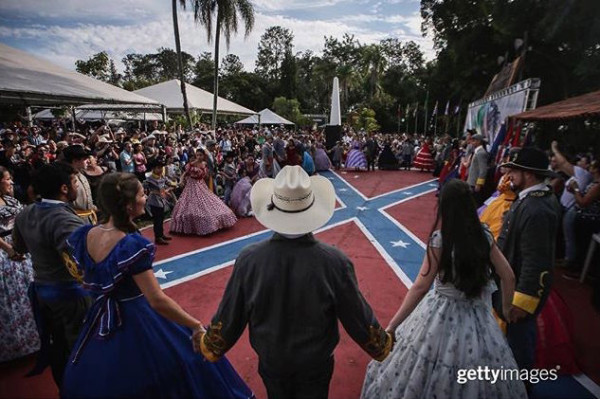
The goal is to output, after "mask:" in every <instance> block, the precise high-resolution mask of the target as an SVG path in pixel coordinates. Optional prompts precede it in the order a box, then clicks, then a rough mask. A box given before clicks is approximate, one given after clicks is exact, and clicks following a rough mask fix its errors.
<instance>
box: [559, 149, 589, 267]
mask: <svg viewBox="0 0 600 399" xmlns="http://www.w3.org/2000/svg"><path fill="white" fill-rule="evenodd" d="M552 152H553V153H554V158H555V160H556V166H557V169H558V170H559V171H561V172H564V173H566V174H567V175H568V176H569V177H570V178H569V180H567V181H566V182H565V187H568V186H569V185H570V184H571V181H573V180H574V181H576V182H577V186H578V187H587V185H588V184H590V183H591V181H592V179H593V176H592V174H591V173H590V172H588V168H589V166H590V159H589V158H588V157H587V156H583V157H580V158H579V160H578V161H577V164H575V165H574V164H572V163H570V162H569V161H568V160H567V158H566V157H565V156H564V155H563V154H562V153H561V152H560V150H559V149H558V142H557V141H556V140H554V141H553V142H552ZM560 204H561V205H562V208H563V219H562V226H563V234H564V238H565V263H566V266H567V267H569V266H571V264H572V263H573V262H574V261H575V258H576V256H577V254H576V252H577V250H576V247H575V215H576V213H577V212H576V209H575V197H574V195H573V193H571V192H569V191H568V190H564V191H563V193H562V196H561V197H560Z"/></svg>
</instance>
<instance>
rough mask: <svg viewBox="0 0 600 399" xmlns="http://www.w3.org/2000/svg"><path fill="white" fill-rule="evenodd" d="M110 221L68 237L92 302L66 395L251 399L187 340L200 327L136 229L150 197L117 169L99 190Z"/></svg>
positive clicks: (228, 369)
mask: <svg viewBox="0 0 600 399" xmlns="http://www.w3.org/2000/svg"><path fill="white" fill-rule="evenodd" d="M98 196H99V205H100V207H101V209H102V211H103V214H105V215H108V219H107V220H105V222H104V223H103V224H100V225H98V226H84V227H81V228H80V229H78V230H76V231H75V232H74V233H73V234H72V235H71V236H70V237H69V239H68V240H67V243H68V246H69V249H70V251H71V255H72V257H73V259H74V261H75V263H76V265H77V272H79V273H81V274H82V275H83V286H84V288H86V289H87V290H89V291H91V293H92V294H93V295H94V296H95V302H94V304H93V306H92V308H91V309H90V312H89V313H88V315H87V317H86V321H85V324H84V327H83V329H82V332H81V334H80V336H79V339H78V341H77V343H76V344H75V346H74V348H73V353H72V354H71V358H70V361H69V363H68V365H67V368H66V370H65V375H64V379H63V386H62V390H61V396H63V397H66V398H70V397H99V398H109V397H127V398H133V397H139V398H149V397H152V398H174V397H179V398H183V397H185V398H249V397H253V394H252V392H251V391H250V389H249V388H248V387H247V386H246V384H245V383H244V382H243V381H242V379H241V378H240V377H239V375H238V374H237V373H236V372H235V370H234V369H233V367H232V366H231V364H229V362H228V361H227V360H226V359H224V360H223V361H219V362H217V363H210V362H207V361H206V360H205V359H204V358H203V357H202V356H201V355H200V354H196V353H194V350H193V346H192V341H191V340H190V337H191V336H192V335H193V334H194V333H199V332H201V331H203V327H202V324H201V323H200V322H199V321H198V320H197V319H196V318H194V317H193V316H191V315H190V314H188V313H186V312H185V311H184V310H183V309H182V308H181V307H180V306H179V305H178V304H177V303H176V302H175V301H173V300H172V299H171V298H169V297H168V296H167V295H166V294H165V293H164V292H163V291H162V289H161V288H160V286H159V284H158V282H157V280H156V277H155V276H154V273H153V271H152V261H153V259H154V249H155V248H154V245H153V244H152V243H151V242H150V241H149V240H147V239H146V238H144V237H143V236H142V235H140V234H139V233H138V232H137V229H136V226H135V224H134V223H133V219H134V218H135V217H137V216H139V215H141V214H143V213H144V207H145V203H146V196H145V195H144V190H143V188H142V185H141V184H140V183H139V181H138V180H137V178H136V177H135V175H133V174H127V173H112V174H109V175H107V176H105V177H104V178H103V179H102V181H101V183H100V187H99V190H98Z"/></svg>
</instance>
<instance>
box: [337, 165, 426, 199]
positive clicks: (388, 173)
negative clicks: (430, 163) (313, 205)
mask: <svg viewBox="0 0 600 399" xmlns="http://www.w3.org/2000/svg"><path fill="white" fill-rule="evenodd" d="M336 173H337V174H338V175H340V176H341V177H342V178H343V179H345V180H346V181H347V182H349V183H350V184H352V186H354V187H355V188H356V189H357V190H358V191H360V192H361V193H362V194H363V195H364V196H365V197H367V198H371V197H375V196H377V195H381V194H385V193H389V192H390V191H394V190H398V189H401V188H404V187H408V186H412V185H414V184H417V183H421V182H423V181H427V180H431V179H433V176H432V175H431V173H429V172H416V171H404V170H400V171H396V170H377V171H375V172H373V171H371V172H354V171H344V170H342V171H336Z"/></svg>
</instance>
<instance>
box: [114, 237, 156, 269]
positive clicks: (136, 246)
mask: <svg viewBox="0 0 600 399" xmlns="http://www.w3.org/2000/svg"><path fill="white" fill-rule="evenodd" d="M118 245H119V248H118V250H117V251H115V253H116V257H117V261H116V268H117V270H127V271H128V272H129V274H132V275H133V274H139V273H142V272H145V271H146V270H149V269H152V261H153V260H154V253H155V250H156V249H155V247H154V244H152V243H151V242H150V241H149V240H148V239H146V238H145V237H143V236H142V235H141V234H138V233H134V234H129V235H128V236H127V237H126V238H125V239H124V240H123V242H122V243H120V244H118Z"/></svg>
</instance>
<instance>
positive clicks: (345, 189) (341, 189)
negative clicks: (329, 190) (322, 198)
mask: <svg viewBox="0 0 600 399" xmlns="http://www.w3.org/2000/svg"><path fill="white" fill-rule="evenodd" d="M338 191H341V192H346V191H348V189H347V188H340V189H339V190H338Z"/></svg>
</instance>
